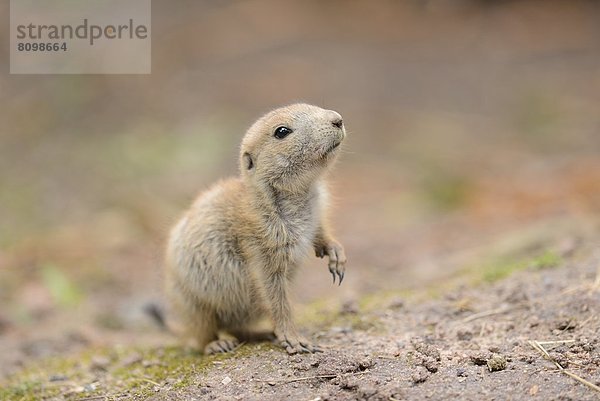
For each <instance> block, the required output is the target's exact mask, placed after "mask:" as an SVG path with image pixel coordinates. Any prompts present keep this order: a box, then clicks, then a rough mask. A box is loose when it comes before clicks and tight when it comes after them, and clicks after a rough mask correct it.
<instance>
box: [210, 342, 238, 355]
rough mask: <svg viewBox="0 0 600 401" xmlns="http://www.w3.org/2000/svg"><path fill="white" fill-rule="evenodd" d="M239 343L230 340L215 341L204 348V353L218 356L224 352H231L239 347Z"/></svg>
mask: <svg viewBox="0 0 600 401" xmlns="http://www.w3.org/2000/svg"><path fill="white" fill-rule="evenodd" d="M239 345H240V342H239V341H238V340H236V339H232V340H215V341H212V342H210V343H208V344H207V345H206V347H204V353H205V354H206V355H213V354H220V353H225V352H231V351H233V350H235V349H236V348H237V347H239Z"/></svg>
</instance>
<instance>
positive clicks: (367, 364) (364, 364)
mask: <svg viewBox="0 0 600 401" xmlns="http://www.w3.org/2000/svg"><path fill="white" fill-rule="evenodd" d="M374 365H375V361H374V360H373V359H371V358H368V357H366V358H363V359H361V360H360V361H359V362H358V369H359V370H361V371H362V370H367V369H369V368H371V367H373V366H374Z"/></svg>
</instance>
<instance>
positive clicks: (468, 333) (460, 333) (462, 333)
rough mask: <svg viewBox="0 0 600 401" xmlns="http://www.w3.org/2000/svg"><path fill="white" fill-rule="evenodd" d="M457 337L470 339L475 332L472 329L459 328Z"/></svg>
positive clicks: (465, 339) (463, 339) (464, 339)
mask: <svg viewBox="0 0 600 401" xmlns="http://www.w3.org/2000/svg"><path fill="white" fill-rule="evenodd" d="M456 338H457V339H458V340H460V341H469V340H470V339H472V338H473V332H471V331H470V330H458V331H457V332H456Z"/></svg>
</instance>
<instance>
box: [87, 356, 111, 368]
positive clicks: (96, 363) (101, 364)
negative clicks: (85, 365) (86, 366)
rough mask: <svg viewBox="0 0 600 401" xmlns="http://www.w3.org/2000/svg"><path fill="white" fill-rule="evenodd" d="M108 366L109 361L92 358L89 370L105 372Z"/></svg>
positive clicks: (100, 357)
mask: <svg viewBox="0 0 600 401" xmlns="http://www.w3.org/2000/svg"><path fill="white" fill-rule="evenodd" d="M108 365H110V359H108V358H107V357H105V356H94V357H93V358H92V362H91V363H90V369H92V370H106V369H107V368H108Z"/></svg>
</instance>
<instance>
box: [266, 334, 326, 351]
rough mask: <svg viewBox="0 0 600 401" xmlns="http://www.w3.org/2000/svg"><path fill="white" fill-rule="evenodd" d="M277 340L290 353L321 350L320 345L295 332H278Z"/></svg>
mask: <svg viewBox="0 0 600 401" xmlns="http://www.w3.org/2000/svg"><path fill="white" fill-rule="evenodd" d="M277 342H278V343H279V345H280V346H281V347H283V349H285V350H286V351H287V353H288V354H290V355H294V354H299V353H300V354H302V353H312V352H323V350H322V349H321V348H320V347H318V346H317V345H314V344H311V343H310V342H309V341H307V340H306V339H304V338H302V337H300V336H298V335H297V334H290V333H288V334H278V335H277Z"/></svg>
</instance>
